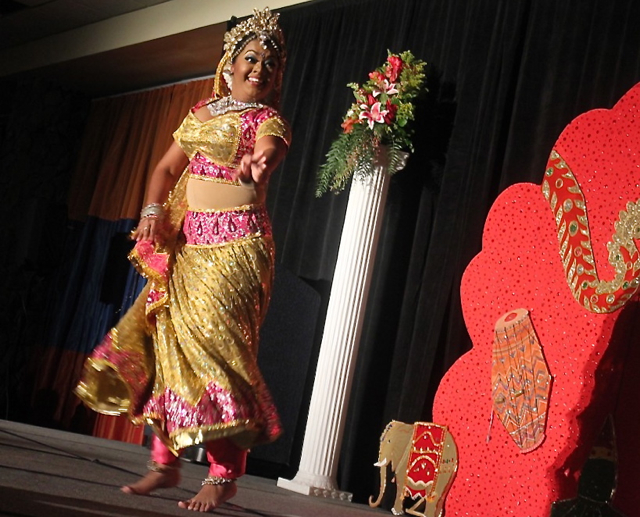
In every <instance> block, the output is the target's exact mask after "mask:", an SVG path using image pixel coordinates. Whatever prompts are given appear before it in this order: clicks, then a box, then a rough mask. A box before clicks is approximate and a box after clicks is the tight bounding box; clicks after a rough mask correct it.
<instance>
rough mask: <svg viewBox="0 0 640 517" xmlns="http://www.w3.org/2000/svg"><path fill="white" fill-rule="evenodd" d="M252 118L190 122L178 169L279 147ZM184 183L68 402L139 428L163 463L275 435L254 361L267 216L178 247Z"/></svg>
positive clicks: (268, 251) (144, 245)
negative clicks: (141, 286)
mask: <svg viewBox="0 0 640 517" xmlns="http://www.w3.org/2000/svg"><path fill="white" fill-rule="evenodd" d="M265 113H266V112H265ZM265 113H263V116H265V117H267V115H266V114H265ZM252 117H253V113H252V112H251V110H247V111H244V112H242V113H240V112H229V113H226V114H223V115H221V116H219V117H215V118H214V119H211V120H210V121H207V122H205V123H202V122H200V121H199V120H198V119H197V118H196V117H195V115H194V114H193V112H191V113H190V114H189V115H188V116H187V118H186V119H185V122H184V123H183V125H182V126H181V128H180V130H178V132H177V133H178V137H177V138H176V139H177V140H178V141H179V144H180V145H181V147H182V148H183V150H185V153H186V154H187V155H188V156H189V157H190V158H194V156H195V154H197V153H202V154H204V155H205V156H207V157H210V158H211V160H212V161H215V163H218V164H228V165H230V166H233V163H235V162H236V161H237V160H238V156H239V155H241V154H242V153H243V152H249V151H251V150H252V149H253V146H254V145H255V140H256V131H257V130H260V131H262V133H261V134H260V136H265V135H267V134H276V133H279V132H283V135H284V134H286V135H287V137H288V131H289V129H288V125H287V124H286V122H281V123H278V122H277V120H274V121H271V117H272V115H271V113H270V112H269V114H268V117H267V118H268V120H267V121H266V123H265V121H264V120H260V121H259V124H258V123H256V124H255V127H256V128H257V129H256V130H249V131H246V130H245V129H246V128H245V125H247V127H249V126H250V127H254V126H253V125H251V124H252V122H251V121H252V120H253V118H252ZM276 119H277V117H276ZM265 124H266V125H265ZM262 126H264V127H262ZM192 162H193V160H192ZM226 166H227V165H225V167H226ZM188 178H189V168H187V170H186V171H185V172H184V173H183V175H182V177H181V178H180V180H179V181H178V183H177V185H176V186H175V187H174V189H173V191H172V193H171V194H170V196H169V200H168V201H167V203H165V210H166V212H167V215H168V217H167V224H168V227H169V228H168V239H167V242H166V243H165V245H164V246H163V247H158V246H156V247H155V248H154V246H153V245H152V244H151V243H149V242H148V241H141V242H139V243H138V245H136V248H135V249H134V251H133V252H132V253H131V255H130V259H131V260H132V262H133V263H134V265H135V266H136V268H137V269H138V271H139V272H140V273H141V274H143V275H144V276H145V277H146V278H147V279H148V285H147V287H146V288H145V290H144V291H143V292H142V293H141V295H140V297H139V298H138V300H137V301H136V302H135V304H134V305H133V306H132V308H131V309H130V310H129V311H128V312H127V314H126V315H125V316H124V317H123V318H122V320H121V321H120V322H119V323H118V324H117V325H116V327H115V328H114V329H112V330H111V331H110V332H109V333H108V335H107V336H106V337H105V338H104V340H103V342H102V343H101V344H100V345H99V346H98V347H97V348H96V350H95V351H94V352H93V353H92V355H91V357H90V358H89V359H88V360H87V361H86V363H85V369H84V373H83V377H82V380H81V382H80V384H79V385H78V387H77V389H76V393H77V394H78V395H79V396H80V398H81V399H82V400H83V401H84V402H85V403H86V404H87V405H89V406H90V407H91V408H93V409H95V410H96V411H99V412H102V413H106V414H123V413H127V414H128V416H129V417H130V418H131V420H132V421H134V422H135V423H141V422H145V423H147V424H149V425H151V426H152V427H153V429H154V431H155V432H156V434H157V435H158V436H159V437H160V438H161V439H162V440H163V441H164V442H165V444H166V445H167V446H168V447H169V448H170V449H171V450H173V451H174V452H177V451H178V450H180V449H183V448H185V447H188V446H190V445H194V444H198V443H203V442H207V441H210V440H215V439H219V438H225V437H229V438H231V439H232V440H234V442H235V443H236V444H237V445H238V446H240V447H242V448H250V447H252V446H253V445H255V444H257V443H263V442H268V441H272V440H274V439H275V438H276V437H277V436H278V435H279V434H280V433H281V425H280V422H279V418H278V414H277V411H276V408H275V406H274V404H273V401H272V399H271V395H270V394H269V391H268V389H267V387H266V385H265V383H264V380H263V378H262V375H261V373H260V370H259V368H258V365H257V361H256V358H257V352H258V336H259V329H260V325H261V323H262V321H263V319H264V316H265V314H266V310H267V306H268V303H269V297H270V294H271V285H272V275H273V261H274V246H273V241H272V238H271V234H270V232H266V231H264V228H267V227H268V216H267V215H266V211H265V212H264V217H265V218H266V219H265V220H264V221H262V219H261V221H262V226H261V225H257V224H253V225H252V224H249V223H247V224H246V225H242V224H240V223H241V222H242V221H244V219H243V218H242V217H241V216H242V214H244V211H243V210H239V215H238V217H239V219H238V221H236V220H235V219H233V218H230V216H229V217H227V218H225V217H222V218H221V220H223V221H226V222H227V223H228V224H229V225H232V226H233V228H235V227H236V226H238V224H240V226H238V228H239V229H240V230H242V231H236V232H231V231H230V230H229V231H227V232H226V233H225V236H226V238H225V240H223V241H222V242H221V241H220V239H216V238H213V237H214V236H213V235H212V236H211V238H210V239H205V238H203V239H202V240H201V241H199V242H201V243H200V244H193V243H192V244H187V243H186V242H187V240H186V239H185V235H184V233H183V232H182V226H183V223H184V219H185V213H186V212H187V202H186V183H187V181H188ZM240 208H242V207H239V209H240ZM245 211H246V210H245ZM227 219H229V221H227ZM232 219H233V220H232ZM245 219H246V218H245ZM245 222H246V221H245ZM263 226H264V228H263ZM200 227H202V228H204V229H205V231H211V232H213V233H216V228H218V230H219V225H218V226H216V225H200V226H198V228H200ZM233 228H232V229H233ZM238 228H236V230H238ZM236 234H237V235H236ZM218 237H219V236H218ZM188 242H192V241H188ZM202 242H206V244H202Z"/></svg>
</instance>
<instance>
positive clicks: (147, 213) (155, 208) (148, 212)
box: [140, 203, 164, 219]
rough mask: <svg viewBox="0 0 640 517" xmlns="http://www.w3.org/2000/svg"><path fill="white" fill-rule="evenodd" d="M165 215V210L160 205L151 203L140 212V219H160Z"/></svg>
mask: <svg viewBox="0 0 640 517" xmlns="http://www.w3.org/2000/svg"><path fill="white" fill-rule="evenodd" d="M163 215H164V208H162V205H161V204H160V203H150V204H148V205H147V206H145V207H144V208H143V209H142V210H140V219H144V218H145V217H150V218H153V219H158V218H160V217H162V216H163Z"/></svg>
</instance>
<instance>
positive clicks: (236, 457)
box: [151, 435, 247, 479]
mask: <svg viewBox="0 0 640 517" xmlns="http://www.w3.org/2000/svg"><path fill="white" fill-rule="evenodd" d="M205 445H206V449H207V459H208V460H209V463H210V466H209V476H216V477H221V478H227V479H237V478H239V477H240V476H242V475H243V474H244V472H245V468H246V466H247V451H246V450H244V449H240V448H239V447H238V446H237V445H236V444H235V443H233V442H232V441H231V440H229V439H227V438H223V439H221V440H215V441H212V442H207V443H206V444H205ZM151 459H152V460H153V461H155V462H156V463H159V464H161V465H171V464H172V463H174V462H175V461H177V460H178V458H177V457H176V456H175V455H174V454H173V453H172V452H171V451H170V450H169V449H168V448H167V446H166V445H165V444H163V443H162V442H161V441H160V439H159V438H158V437H157V436H155V435H154V436H153V441H152V443H151Z"/></svg>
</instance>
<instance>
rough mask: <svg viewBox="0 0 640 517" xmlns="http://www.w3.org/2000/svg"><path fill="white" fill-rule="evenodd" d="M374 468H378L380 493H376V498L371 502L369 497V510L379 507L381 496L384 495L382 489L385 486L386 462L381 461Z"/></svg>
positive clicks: (384, 460) (371, 498) (371, 499)
mask: <svg viewBox="0 0 640 517" xmlns="http://www.w3.org/2000/svg"><path fill="white" fill-rule="evenodd" d="M375 466H376V467H380V492H379V493H378V498H377V499H376V500H375V501H374V500H373V496H369V506H370V507H371V508H375V507H376V506H380V503H381V502H382V496H383V495H384V489H385V488H386V486H387V460H386V459H381V460H380V461H378V463H376V464H375Z"/></svg>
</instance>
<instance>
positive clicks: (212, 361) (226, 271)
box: [144, 236, 280, 449]
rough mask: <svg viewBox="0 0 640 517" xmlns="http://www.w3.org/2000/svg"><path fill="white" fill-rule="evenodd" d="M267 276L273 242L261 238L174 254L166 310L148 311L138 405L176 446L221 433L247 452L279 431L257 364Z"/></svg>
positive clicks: (269, 277) (185, 249)
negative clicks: (147, 352) (151, 378)
mask: <svg viewBox="0 0 640 517" xmlns="http://www.w3.org/2000/svg"><path fill="white" fill-rule="evenodd" d="M272 271H273V244H272V241H271V239H270V238H265V237H260V236H257V237H250V238H245V239H239V240H236V241H232V242H230V243H227V244H224V245H217V246H216V245H206V246H202V245H186V246H184V247H183V248H182V249H181V250H180V251H179V252H178V253H177V255H176V261H175V265H174V268H173V272H172V275H171V279H170V282H169V302H168V305H167V306H166V307H163V308H161V309H160V310H158V311H157V312H156V314H155V317H156V325H155V331H154V333H153V337H154V339H153V343H154V354H155V357H156V377H155V382H154V387H153V392H152V395H151V397H150V399H149V401H148V402H147V404H146V405H145V408H144V418H145V419H146V420H147V421H148V422H149V423H152V424H153V425H154V426H156V427H159V428H161V429H162V430H163V434H165V435H166V436H167V437H168V438H169V440H170V444H171V445H172V446H173V447H174V448H175V449H181V448H183V447H187V446H189V445H193V444H195V443H201V442H205V441H208V440H210V439H215V438H220V437H224V436H232V437H233V439H234V440H235V441H236V443H238V444H239V445H241V446H245V447H248V446H250V445H252V444H253V443H256V442H262V441H270V440H272V439H274V438H275V437H276V436H277V435H278V434H279V433H280V424H279V422H278V417H277V413H276V409H275V406H274V405H273V402H272V400H271V396H270V394H269V392H268V390H267V388H266V386H265V384H264V381H263V379H262V375H261V373H260V370H259V368H258V365H257V362H256V357H257V352H258V338H259V329H260V325H261V323H262V320H263V318H264V315H265V313H266V309H267V305H268V302H269V297H270V292H271V284H272Z"/></svg>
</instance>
